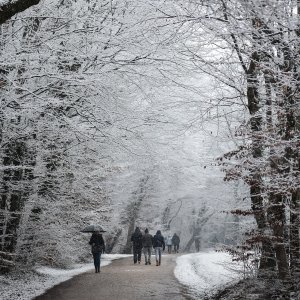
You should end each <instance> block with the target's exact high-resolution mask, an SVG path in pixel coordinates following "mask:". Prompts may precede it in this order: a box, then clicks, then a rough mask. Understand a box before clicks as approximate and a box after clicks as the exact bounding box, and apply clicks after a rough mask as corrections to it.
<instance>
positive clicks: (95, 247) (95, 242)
mask: <svg viewBox="0 0 300 300" xmlns="http://www.w3.org/2000/svg"><path fill="white" fill-rule="evenodd" d="M89 244H90V245H91V246H92V254H93V258H94V266H95V273H99V272H100V260H101V254H102V253H104V252H105V243H104V239H103V237H102V234H101V233H100V231H95V232H93V234H92V236H91V239H90V242H89Z"/></svg>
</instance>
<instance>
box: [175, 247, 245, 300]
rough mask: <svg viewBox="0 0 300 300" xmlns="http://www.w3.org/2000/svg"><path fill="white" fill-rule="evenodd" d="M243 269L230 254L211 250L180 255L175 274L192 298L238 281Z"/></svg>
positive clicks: (210, 294) (207, 295)
mask: <svg viewBox="0 0 300 300" xmlns="http://www.w3.org/2000/svg"><path fill="white" fill-rule="evenodd" d="M242 269H243V267H242V264H239V263H237V262H232V261H231V256H230V255H229V254H227V253H223V252H214V251H209V252H201V253H192V254H186V255H182V256H180V257H178V258H177V260H176V268H175V270H174V274H175V276H176V278H177V279H178V280H179V282H180V283H182V284H183V285H185V286H186V287H187V288H188V295H189V296H190V297H191V298H192V299H202V298H203V297H209V296H212V295H214V294H215V293H217V292H218V291H219V290H220V289H222V288H223V287H225V286H227V285H229V284H232V283H234V282H238V281H239V280H240V279H242Z"/></svg>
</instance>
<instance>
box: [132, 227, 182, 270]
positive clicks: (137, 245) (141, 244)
mask: <svg viewBox="0 0 300 300" xmlns="http://www.w3.org/2000/svg"><path fill="white" fill-rule="evenodd" d="M131 241H132V248H133V262H134V263H135V264H136V263H139V264H140V263H141V256H142V250H143V253H144V256H145V265H151V253H152V248H154V251H155V259H156V266H160V264H161V255H162V251H164V250H165V247H166V244H167V247H168V253H171V252H172V245H173V246H174V252H175V253H178V249H179V243H180V238H179V236H178V235H177V234H176V233H174V235H173V237H172V236H168V237H167V238H166V241H165V238H164V237H163V236H162V234H161V231H160V230H157V232H156V234H155V235H154V236H153V237H152V235H151V234H150V233H149V230H148V228H146V229H145V233H144V234H142V232H141V230H140V229H139V227H136V229H135V231H134V233H133V234H132V236H131Z"/></svg>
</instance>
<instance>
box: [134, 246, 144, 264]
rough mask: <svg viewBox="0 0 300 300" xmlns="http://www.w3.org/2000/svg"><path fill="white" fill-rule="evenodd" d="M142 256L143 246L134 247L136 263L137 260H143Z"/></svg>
mask: <svg viewBox="0 0 300 300" xmlns="http://www.w3.org/2000/svg"><path fill="white" fill-rule="evenodd" d="M141 257H142V248H141V247H133V262H134V263H135V264H136V263H137V262H141Z"/></svg>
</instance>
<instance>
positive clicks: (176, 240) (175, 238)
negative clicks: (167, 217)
mask: <svg viewBox="0 0 300 300" xmlns="http://www.w3.org/2000/svg"><path fill="white" fill-rule="evenodd" d="M172 243H173V245H174V252H175V253H178V249H179V244H180V238H179V236H178V235H177V234H176V233H174V235H173V237H172Z"/></svg>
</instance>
